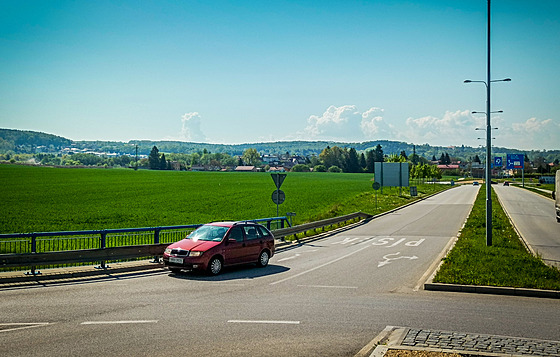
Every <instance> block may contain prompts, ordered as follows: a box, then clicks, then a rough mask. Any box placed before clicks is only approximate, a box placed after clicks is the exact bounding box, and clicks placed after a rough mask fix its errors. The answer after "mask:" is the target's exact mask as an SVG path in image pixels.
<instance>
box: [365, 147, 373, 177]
mask: <svg viewBox="0 0 560 357" xmlns="http://www.w3.org/2000/svg"><path fill="white" fill-rule="evenodd" d="M374 162H375V158H374V153H373V150H368V151H367V152H366V172H369V173H373V163H374Z"/></svg>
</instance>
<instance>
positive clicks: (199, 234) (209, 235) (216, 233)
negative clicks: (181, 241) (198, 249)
mask: <svg viewBox="0 0 560 357" xmlns="http://www.w3.org/2000/svg"><path fill="white" fill-rule="evenodd" d="M227 231H228V227H218V226H210V225H205V226H201V227H200V228H198V229H197V230H195V231H194V232H192V233H191V234H189V236H188V237H187V238H188V239H191V240H193V241H195V242H196V241H198V240H206V241H214V242H219V241H221V240H222V239H223V238H224V235H225V234H226V232H227Z"/></svg>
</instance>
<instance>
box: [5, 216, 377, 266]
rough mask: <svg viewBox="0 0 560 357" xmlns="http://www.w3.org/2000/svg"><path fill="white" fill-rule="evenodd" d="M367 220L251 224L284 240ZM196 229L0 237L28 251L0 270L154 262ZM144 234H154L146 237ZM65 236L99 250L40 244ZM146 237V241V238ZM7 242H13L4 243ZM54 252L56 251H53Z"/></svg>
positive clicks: (342, 218) (267, 220)
mask: <svg viewBox="0 0 560 357" xmlns="http://www.w3.org/2000/svg"><path fill="white" fill-rule="evenodd" d="M370 217H372V216H371V215H369V214H366V213H362V212H356V213H351V214H348V215H345V216H340V217H334V218H329V219H325V220H321V221H317V222H311V223H305V224H302V225H299V226H295V227H287V228H283V227H284V222H286V223H287V222H288V220H287V218H286V217H274V218H263V219H256V220H250V221H251V222H258V223H261V224H263V223H264V224H266V226H267V227H268V228H269V229H270V228H271V223H272V222H274V221H278V222H280V225H281V227H282V228H279V229H272V233H273V234H274V236H275V237H276V238H277V239H284V238H285V237H288V236H291V235H296V234H298V233H304V232H307V231H310V230H316V229H320V228H324V227H328V226H332V225H335V224H340V223H343V222H348V221H352V220H356V219H362V218H370ZM288 225H289V223H288ZM199 226H201V224H195V225H185V226H168V227H155V228H131V229H110V230H92V231H73V232H43V233H24V234H0V244H1V243H5V242H14V241H18V242H20V241H21V240H22V241H23V243H18V244H22V245H23V246H30V250H31V251H29V250H28V251H25V252H23V253H9V254H0V268H13V267H31V274H35V269H36V268H37V267H40V266H41V267H45V266H51V265H58V264H76V263H87V262H101V268H106V265H105V262H106V261H118V260H127V259H136V258H142V257H156V259H157V257H160V256H162V255H163V251H164V250H165V248H166V247H167V246H168V245H169V244H171V243H173V242H176V241H178V240H181V239H183V238H184V237H185V234H186V232H188V231H189V230H190V231H192V230H194V229H196V228H197V227H199ZM147 232H153V233H152V234H147ZM178 232H179V233H178ZM130 233H132V235H133V236H136V235H140V236H142V237H140V238H139V237H136V238H132V240H133V241H134V240H135V241H142V240H146V239H148V240H151V241H149V242H148V241H146V242H145V243H143V244H137V243H136V244H134V245H132V244H127V243H129V242H131V235H130ZM177 234H179V236H177ZM68 236H70V237H72V236H74V238H65V239H67V240H70V239H75V240H76V239H77V240H80V239H86V240H87V242H89V243H87V242H86V243H83V244H84V245H85V244H91V242H97V243H98V246H97V247H95V248H91V245H90V246H89V247H88V248H78V249H69V250H65V249H60V247H64V246H69V243H68V242H65V243H60V244H59V243H57V244H58V245H56V246H54V245H52V244H51V245H48V244H41V243H44V242H43V241H48V240H53V241H54V240H60V238H61V237H68ZM76 236H79V238H75V237H76ZM96 236H98V237H96ZM146 236H148V237H149V238H146ZM125 237H126V238H125ZM8 238H12V239H14V240H6V239H8ZM51 243H52V242H51ZM4 248H5V246H4ZM53 248H56V249H59V250H55V249H53Z"/></svg>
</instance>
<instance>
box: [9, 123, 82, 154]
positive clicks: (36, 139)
mask: <svg viewBox="0 0 560 357" xmlns="http://www.w3.org/2000/svg"><path fill="white" fill-rule="evenodd" d="M72 143H73V141H72V140H70V139H66V138H63V137H61V136H56V135H51V134H45V133H41V132H37V131H24V130H12V129H0V153H7V152H10V151H11V152H13V153H15V154H32V153H35V152H36V150H37V148H38V147H45V149H46V150H47V151H53V152H56V151H59V150H61V149H63V148H65V147H69V146H71V145H72Z"/></svg>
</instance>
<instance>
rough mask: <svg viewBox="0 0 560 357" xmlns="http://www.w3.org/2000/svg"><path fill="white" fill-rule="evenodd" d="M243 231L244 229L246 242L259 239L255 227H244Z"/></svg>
mask: <svg viewBox="0 0 560 357" xmlns="http://www.w3.org/2000/svg"><path fill="white" fill-rule="evenodd" d="M243 229H245V237H246V238H247V240H251V239H259V234H258V233H257V228H256V226H245V227H243Z"/></svg>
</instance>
